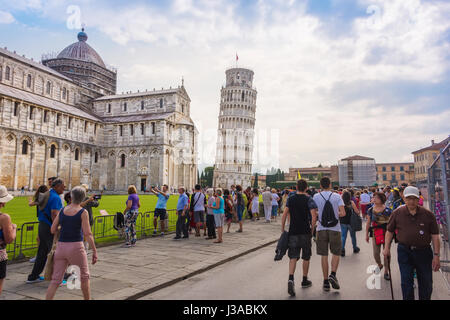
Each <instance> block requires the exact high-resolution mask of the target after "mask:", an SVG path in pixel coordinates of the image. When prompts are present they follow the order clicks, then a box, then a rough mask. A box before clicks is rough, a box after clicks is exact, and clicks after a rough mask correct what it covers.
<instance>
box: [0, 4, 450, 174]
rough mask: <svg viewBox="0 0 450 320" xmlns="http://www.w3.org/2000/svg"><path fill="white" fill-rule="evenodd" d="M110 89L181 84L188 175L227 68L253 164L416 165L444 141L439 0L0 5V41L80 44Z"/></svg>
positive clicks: (443, 19)
mask: <svg viewBox="0 0 450 320" xmlns="http://www.w3.org/2000/svg"><path fill="white" fill-rule="evenodd" d="M81 23H83V24H84V25H85V27H86V33H87V34H88V36H89V39H88V44H90V45H91V46H92V47H93V48H94V49H95V50H96V51H97V52H98V53H99V54H100V55H101V56H102V58H103V60H104V61H105V63H106V64H107V65H109V66H113V67H115V68H117V69H118V90H117V91H118V93H121V92H126V91H133V92H136V91H137V90H145V89H153V88H157V89H160V88H162V87H164V88H169V87H170V86H172V87H176V86H178V85H181V79H182V77H184V80H185V87H186V90H187V91H188V94H189V96H190V98H191V100H192V102H191V117H192V119H193V120H194V122H195V124H196V126H197V129H198V130H199V141H198V142H199V167H200V168H203V167H204V166H206V165H211V164H213V163H214V155H215V148H216V139H217V127H218V115H219V108H220V90H221V87H222V86H223V85H224V84H225V70H226V69H227V68H230V67H233V66H235V65H236V59H235V57H236V53H237V54H238V56H239V61H238V66H239V67H247V68H250V69H252V70H253V71H254V72H255V76H254V87H255V88H256V90H257V92H258V96H257V111H256V126H255V152H254V168H255V169H256V170H258V171H260V172H263V173H265V169H266V168H270V167H276V168H278V167H279V168H281V169H282V170H287V169H288V168H289V167H312V166H317V165H318V164H319V163H320V164H322V165H333V164H337V162H338V160H339V159H342V158H345V157H347V156H351V155H363V156H368V157H373V158H375V160H376V162H378V163H382V162H383V163H384V162H405V161H411V162H412V161H413V156H412V154H411V152H412V151H415V150H418V149H420V148H422V147H425V146H428V145H430V143H431V140H435V141H441V140H443V139H445V138H446V137H447V136H448V135H449V134H450V105H449V103H450V90H449V88H450V2H449V1H433V0H427V1H420V0H394V1H393V0H340V1H338V0H270V1H269V0H168V1H162V0H158V1H142V0H140V1H139V0H134V1H131V0H129V1H119V0H96V1H93V0H82V1H76V0H71V1H65V0H48V1H44V0H30V1H25V0H15V1H10V0H7V1H6V0H0V46H1V47H8V49H9V50H11V51H13V50H15V51H17V53H19V54H21V55H22V54H24V55H25V56H26V57H30V58H31V57H33V58H34V59H35V60H40V59H41V55H42V54H44V53H52V52H54V53H58V52H60V51H61V50H62V49H64V48H65V47H66V46H68V45H70V44H71V43H73V42H75V41H77V40H76V34H77V33H78V31H79V27H80V25H81Z"/></svg>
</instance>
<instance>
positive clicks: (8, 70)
mask: <svg viewBox="0 0 450 320" xmlns="http://www.w3.org/2000/svg"><path fill="white" fill-rule="evenodd" d="M10 76H11V69H10V68H9V67H8V66H6V69H5V79H6V80H9V78H10Z"/></svg>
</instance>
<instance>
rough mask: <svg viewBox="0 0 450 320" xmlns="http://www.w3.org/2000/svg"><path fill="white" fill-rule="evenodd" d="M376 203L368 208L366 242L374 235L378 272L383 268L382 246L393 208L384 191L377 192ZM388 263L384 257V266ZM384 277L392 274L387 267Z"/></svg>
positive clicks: (374, 255)
mask: <svg viewBox="0 0 450 320" xmlns="http://www.w3.org/2000/svg"><path fill="white" fill-rule="evenodd" d="M373 201H374V205H373V206H372V207H370V208H369V209H368V210H367V223H366V242H367V243H368V242H369V235H370V237H372V238H373V239H372V247H373V257H374V258H375V261H376V262H377V265H378V269H379V270H378V272H380V271H381V270H382V269H383V264H382V263H381V258H380V255H381V246H383V248H384V247H385V236H386V228H387V226H388V222H389V218H390V216H391V213H392V210H391V209H389V208H387V207H386V206H385V203H386V195H385V194H384V193H383V192H376V193H375V194H374V197H373ZM387 263H388V261H387V258H386V257H385V258H384V266H386V265H387ZM384 279H386V280H389V279H390V276H389V273H388V270H387V268H385V269H384Z"/></svg>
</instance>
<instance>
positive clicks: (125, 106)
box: [123, 102, 127, 111]
mask: <svg viewBox="0 0 450 320" xmlns="http://www.w3.org/2000/svg"><path fill="white" fill-rule="evenodd" d="M123 111H127V103H126V102H125V103H124V104H123Z"/></svg>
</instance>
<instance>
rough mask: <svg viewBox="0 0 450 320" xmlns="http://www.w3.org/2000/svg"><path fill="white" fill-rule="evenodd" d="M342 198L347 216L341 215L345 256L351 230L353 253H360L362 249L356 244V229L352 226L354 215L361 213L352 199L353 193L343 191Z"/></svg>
mask: <svg viewBox="0 0 450 320" xmlns="http://www.w3.org/2000/svg"><path fill="white" fill-rule="evenodd" d="M342 200H343V201H344V205H345V206H344V210H345V217H340V218H339V222H340V224H341V237H342V252H341V257H345V242H346V240H347V233H348V232H350V238H351V239H352V245H353V253H358V252H359V251H360V249H359V248H358V246H357V244H356V231H355V230H353V228H352V226H351V219H352V215H354V214H356V215H359V210H358V208H357V207H356V204H355V203H354V202H353V201H352V199H351V193H350V192H348V191H347V190H344V192H343V193H342Z"/></svg>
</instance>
